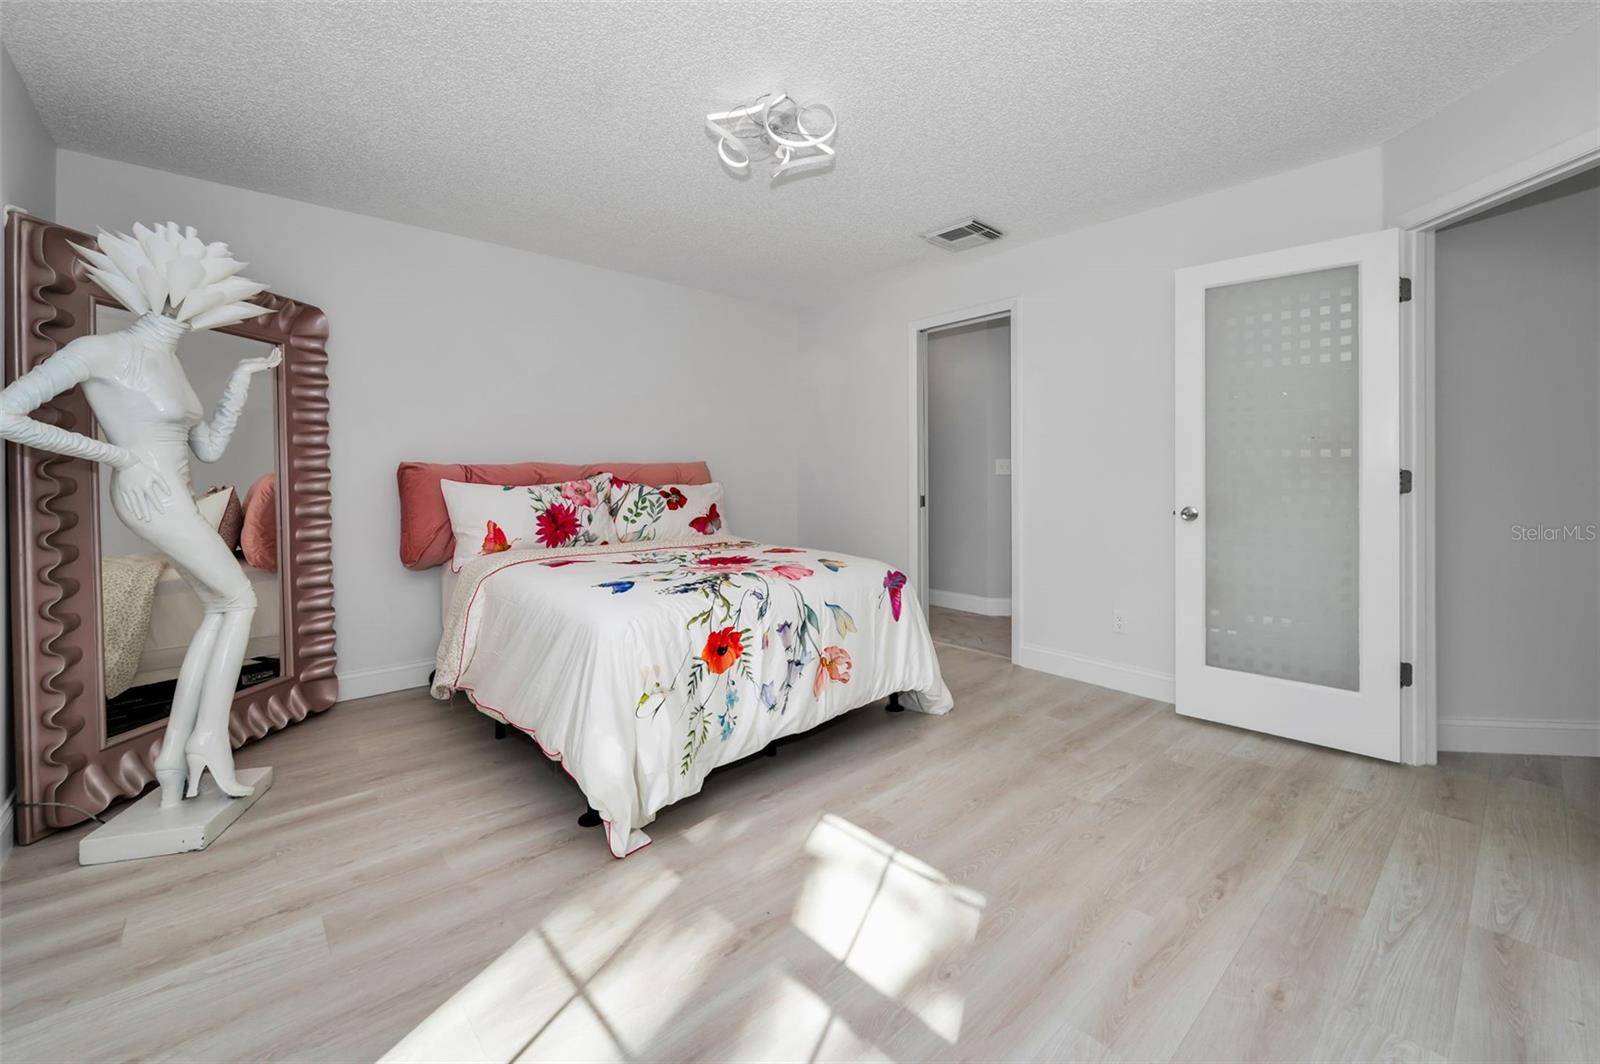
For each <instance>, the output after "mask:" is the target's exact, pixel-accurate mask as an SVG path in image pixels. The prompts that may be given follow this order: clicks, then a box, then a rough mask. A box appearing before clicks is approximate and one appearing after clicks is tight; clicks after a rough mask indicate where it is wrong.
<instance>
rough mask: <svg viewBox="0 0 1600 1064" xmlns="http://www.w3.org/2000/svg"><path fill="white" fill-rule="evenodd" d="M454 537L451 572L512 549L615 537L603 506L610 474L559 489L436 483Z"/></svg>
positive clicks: (575, 544) (555, 486)
mask: <svg viewBox="0 0 1600 1064" xmlns="http://www.w3.org/2000/svg"><path fill="white" fill-rule="evenodd" d="M439 487H440V489H441V490H442V491H443V492H444V506H445V509H446V510H447V511H449V514H450V530H451V531H452V532H453V533H454V534H455V537H456V552H455V556H454V557H453V558H451V560H450V568H451V570H452V571H453V572H460V571H461V567H462V566H463V565H465V564H466V563H467V562H470V561H471V560H472V559H474V558H478V557H481V556H483V555H485V554H497V553H499V552H500V551H504V550H511V549H513V548H521V549H530V548H543V547H579V546H586V545H591V544H596V543H611V542H614V541H615V540H616V538H617V533H616V530H615V529H614V528H613V527H612V524H611V512H610V510H609V508H608V506H607V503H608V502H609V499H610V491H611V474H610V473H597V474H595V475H594V476H592V477H587V478H585V479H583V480H569V481H567V482H566V483H564V484H536V485H533V486H531V487H503V486H501V485H499V484H465V483H462V482H461V481H457V480H442V481H440V482H439Z"/></svg>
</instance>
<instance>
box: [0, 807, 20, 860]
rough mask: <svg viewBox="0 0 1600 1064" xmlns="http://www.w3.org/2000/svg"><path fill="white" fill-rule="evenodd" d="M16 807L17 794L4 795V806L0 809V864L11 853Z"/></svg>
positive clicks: (14, 837)
mask: <svg viewBox="0 0 1600 1064" xmlns="http://www.w3.org/2000/svg"><path fill="white" fill-rule="evenodd" d="M16 809H17V796H16V795H15V794H9V795H7V796H6V807H5V809H3V810H0V865H3V864H5V863H6V858H7V857H9V856H10V855H11V847H12V846H13V845H15V839H16V833H17V826H16V824H15V823H13V822H12V821H13V819H14V815H15V813H16Z"/></svg>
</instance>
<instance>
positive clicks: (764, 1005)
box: [716, 974, 892, 1064]
mask: <svg viewBox="0 0 1600 1064" xmlns="http://www.w3.org/2000/svg"><path fill="white" fill-rule="evenodd" d="M716 1055H717V1056H719V1057H722V1058H723V1059H727V1060H738V1061H789V1060H806V1061H815V1060H849V1061H860V1062H864V1064H866V1062H871V1064H876V1062H887V1061H889V1060H891V1059H892V1058H890V1057H889V1056H887V1055H886V1054H884V1053H883V1052H881V1051H879V1050H878V1049H877V1048H876V1047H875V1046H873V1044H872V1043H871V1041H870V1040H868V1039H866V1038H863V1037H861V1036H860V1035H859V1034H857V1033H856V1032H855V1031H854V1030H852V1029H851V1027H850V1025H849V1024H847V1023H845V1022H844V1020H843V1019H842V1018H841V1017H839V1016H838V1015H837V1014H835V1012H834V1011H833V1009H832V1008H830V1007H829V1005H828V1003H827V1002H826V1001H824V1000H822V998H821V997H820V996H819V995H818V994H817V992H816V991H815V990H813V989H811V988H810V987H808V986H806V985H805V984H804V983H802V982H801V981H800V980H798V979H796V978H794V977H793V976H790V975H781V974H780V975H778V976H777V978H775V979H770V980H768V981H767V984H766V986H765V988H764V989H763V991H762V993H761V996H760V997H758V998H756V999H755V1000H753V1001H752V1002H751V1003H750V1009H749V1011H748V1014H747V1016H746V1019H745V1021H744V1023H743V1025H742V1026H741V1028H740V1030H739V1031H738V1033H737V1034H735V1035H734V1036H733V1037H732V1038H730V1039H729V1042H728V1045H727V1047H726V1050H725V1052H719V1053H718V1054H716Z"/></svg>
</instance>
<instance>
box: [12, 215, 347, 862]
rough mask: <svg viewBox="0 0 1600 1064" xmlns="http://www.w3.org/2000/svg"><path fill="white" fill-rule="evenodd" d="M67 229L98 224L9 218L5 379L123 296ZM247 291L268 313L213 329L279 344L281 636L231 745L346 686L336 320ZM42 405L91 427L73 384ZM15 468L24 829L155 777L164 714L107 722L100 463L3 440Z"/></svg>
mask: <svg viewBox="0 0 1600 1064" xmlns="http://www.w3.org/2000/svg"><path fill="white" fill-rule="evenodd" d="M69 240H70V241H72V242H74V243H77V244H82V245H86V246H93V245H92V242H93V240H94V238H93V237H92V236H90V235H89V234H87V233H80V232H77V231H76V230H72V229H68V228H66V227H65V226H60V225H54V224H52V223H50V222H46V221H42V220H40V219H38V218H33V217H30V216H28V215H25V214H20V213H14V214H12V215H11V216H10V217H9V218H8V219H7V222H6V267H7V268H6V275H7V279H8V282H9V283H8V284H7V285H6V353H5V354H6V357H5V380H6V383H8V384H9V383H10V382H11V381H13V380H15V379H16V378H17V377H18V376H20V375H21V374H22V373H25V372H27V371H28V370H29V369H31V368H33V367H34V366H36V365H38V364H39V363H40V362H41V361H43V360H44V359H45V358H48V357H49V356H50V355H52V354H54V353H55V352H56V351H57V350H59V349H60V348H61V347H63V346H65V345H66V344H67V343H68V342H69V341H71V340H74V339H76V338H77V337H79V336H82V335H84V334H86V333H89V332H92V331H93V330H94V314H95V306H96V304H98V303H106V304H111V305H116V303H115V301H114V300H112V299H111V297H110V296H108V295H107V294H106V293H105V292H104V290H102V289H101V288H100V286H99V285H97V284H95V283H94V282H93V281H92V280H90V279H89V277H88V275H87V273H86V272H85V270H84V267H83V265H82V263H81V262H80V260H79V259H78V257H77V254H76V253H75V252H73V250H72V249H71V248H70V247H68V246H67V242H68V241H69ZM253 302H256V303H260V304H262V305H264V306H267V307H270V308H272V310H271V313H268V314H264V315H262V316H261V317H258V318H252V319H251V320H249V321H246V322H241V323H239V324H237V325H231V326H228V327H227V328H224V329H220V330H218V331H219V332H225V333H230V334H232V335H234V336H242V337H246V338H248V339H252V340H259V341H261V342H263V343H267V344H278V345H282V347H283V353H284V357H283V365H282V367H281V368H280V369H279V371H278V372H277V373H276V374H275V375H274V379H275V381H276V384H277V389H278V393H277V416H278V471H279V473H278V497H279V499H280V504H279V510H278V512H279V521H280V522H281V524H280V527H279V536H278V555H279V563H278V564H279V570H280V572H281V574H282V577H281V579H280V581H279V583H280V585H281V587H282V589H283V606H282V608H283V624H282V630H283V633H284V647H283V666H282V669H281V675H279V676H278V678H277V679H274V680H269V681H267V682H266V683H262V684H258V685H256V686H254V687H250V688H247V689H246V690H244V691H241V692H239V694H238V695H236V696H235V698H234V701H233V716H232V722H231V726H230V728H229V733H230V738H231V740H232V742H233V745H234V746H235V747H238V746H241V745H243V744H244V743H246V742H249V741H250V740H252V739H258V738H260V737H261V736H263V735H266V734H267V733H268V732H271V731H276V730H277V729H279V728H282V727H284V726H286V725H288V724H291V723H293V722H295V721H298V720H303V719H304V718H305V717H306V716H308V715H309V714H312V713H316V712H320V711H321V710H324V709H327V708H328V707H329V706H331V705H333V703H334V700H335V699H336V697H337V695H338V681H337V680H336V679H335V677H334V635H333V560H332V530H333V523H332V519H331V516H330V508H329V504H330V498H331V497H330V494H329V475H328V353H327V339H328V320H327V317H326V316H325V315H324V314H323V313H322V311H321V310H319V309H318V308H316V307H313V306H310V305H308V304H305V303H297V302H295V301H294V300H292V299H287V298H285V297H283V296H279V295H274V294H272V293H270V292H264V293H262V294H261V295H259V296H257V297H256V298H255V299H254V300H253ZM258 386H259V385H258ZM34 416H35V417H37V418H39V419H40V420H42V421H48V422H50V423H52V424H56V425H60V426H61V427H63V428H68V429H72V430H74V431H77V432H84V433H89V434H92V433H93V432H94V420H93V416H92V415H91V414H90V411H89V405H88V403H87V402H86V401H85V400H84V397H83V393H82V391H81V390H78V389H74V390H73V391H71V392H68V393H67V394H65V395H63V396H61V397H59V398H58V399H56V400H55V401H54V402H52V403H49V404H48V405H46V406H44V407H41V408H40V409H39V411H38V412H37V413H36V414H35V415H34ZM6 471H7V478H6V517H7V528H8V530H9V535H10V539H9V550H8V552H7V553H8V554H9V556H10V557H9V563H10V580H11V604H10V607H11V683H12V698H11V706H12V728H13V732H12V734H13V736H14V745H15V748H16V757H15V764H16V783H17V811H16V825H17V829H16V835H17V841H18V842H19V843H22V844H27V843H30V842H34V841H37V840H38V839H40V838H42V837H44V836H45V835H48V834H50V833H51V832H54V831H59V830H61V829H62V828H67V827H71V826H72V825H74V824H78V823H81V822H82V821H84V820H86V819H87V817H86V816H85V815H84V813H80V812H78V811H76V810H74V809H71V808H66V806H77V807H78V808H79V809H82V810H84V811H85V812H87V813H98V812H100V811H101V810H103V809H105V808H107V807H108V806H110V805H111V804H112V803H113V802H115V801H117V800H118V799H119V798H125V797H132V796H134V795H137V794H139V793H140V792H141V791H143V790H144V789H145V787H146V786H148V785H149V784H150V783H151V782H152V781H153V780H154V779H155V771H154V760H155V755H156V753H157V751H158V750H159V749H160V747H161V740H162V737H163V736H164V734H165V732H166V722H165V721H155V722H152V723H150V724H146V725H144V726H143V727H140V728H137V729H134V730H133V731H129V732H126V733H124V734H121V735H116V736H107V735H106V723H105V721H106V717H105V698H104V694H103V689H104V678H105V669H104V664H103V661H102V648H103V643H102V635H101V631H100V543H99V524H98V519H99V515H98V513H97V510H98V503H99V492H98V484H97V480H96V478H97V476H98V471H97V470H96V468H95V465H94V463H93V462H88V461H84V460H81V459H76V458H64V457H61V456H59V455H54V454H49V453H47V452H45V451H37V450H33V449H31V448H23V447H18V446H16V445H14V444H9V443H8V444H7V445H6ZM48 803H56V804H48Z"/></svg>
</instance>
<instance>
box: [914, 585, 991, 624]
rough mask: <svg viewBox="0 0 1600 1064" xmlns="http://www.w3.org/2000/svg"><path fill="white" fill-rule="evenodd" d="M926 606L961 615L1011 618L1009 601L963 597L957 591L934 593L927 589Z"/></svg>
mask: <svg viewBox="0 0 1600 1064" xmlns="http://www.w3.org/2000/svg"><path fill="white" fill-rule="evenodd" d="M928 605H930V606H938V607H940V608H942V609H947V610H960V611H962V612H963V613H981V614H983V615H984V616H985V617H1009V616H1011V600H1010V599H1008V598H983V597H982V596H980V595H963V594H962V593H961V592H959V591H935V590H933V589H932V588H929V589H928Z"/></svg>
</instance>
